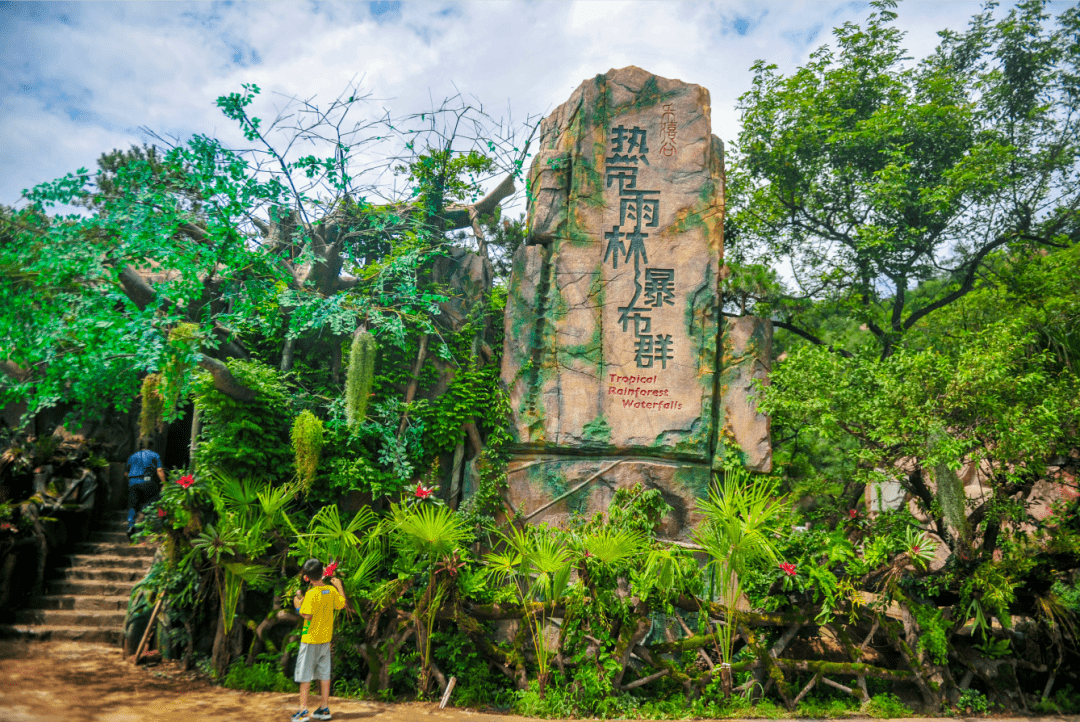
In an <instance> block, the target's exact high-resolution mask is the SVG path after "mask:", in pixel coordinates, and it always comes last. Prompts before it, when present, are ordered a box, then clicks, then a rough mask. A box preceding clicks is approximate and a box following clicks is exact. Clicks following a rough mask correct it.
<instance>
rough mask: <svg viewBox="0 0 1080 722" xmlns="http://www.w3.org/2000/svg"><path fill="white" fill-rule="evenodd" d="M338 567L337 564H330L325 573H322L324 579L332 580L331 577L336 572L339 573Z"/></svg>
mask: <svg viewBox="0 0 1080 722" xmlns="http://www.w3.org/2000/svg"><path fill="white" fill-rule="evenodd" d="M337 565H338V563H337V562H330V563H329V564H327V565H326V569H324V570H323V573H322V575H323V577H324V578H330V577H332V576H334V572H336V571H337Z"/></svg>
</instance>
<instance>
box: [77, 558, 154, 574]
mask: <svg viewBox="0 0 1080 722" xmlns="http://www.w3.org/2000/svg"><path fill="white" fill-rule="evenodd" d="M67 559H68V566H69V567H79V568H83V569H86V568H89V567H112V568H113V569H138V570H141V571H142V572H144V573H145V572H146V571H147V570H148V569H150V562H151V561H153V560H152V559H151V557H122V556H119V555H118V554H69V555H68V557H67Z"/></svg>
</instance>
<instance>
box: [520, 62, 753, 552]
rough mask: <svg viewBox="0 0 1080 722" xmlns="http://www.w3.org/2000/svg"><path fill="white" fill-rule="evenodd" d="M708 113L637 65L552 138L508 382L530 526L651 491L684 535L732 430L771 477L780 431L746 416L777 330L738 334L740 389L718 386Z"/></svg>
mask: <svg viewBox="0 0 1080 722" xmlns="http://www.w3.org/2000/svg"><path fill="white" fill-rule="evenodd" d="M709 111H710V109H709V93H708V91H707V90H705V89H704V88H702V87H700V86H697V85H690V84H687V83H683V82H681V81H678V80H668V79H664V78H660V77H657V76H655V75H652V74H650V73H648V72H646V71H644V70H641V69H640V68H635V67H628V68H623V69H621V70H612V71H609V72H608V73H607V74H606V75H600V76H597V77H596V78H594V79H592V80H588V81H586V82H584V83H583V84H582V85H581V86H580V87H579V88H578V89H577V90H576V91H575V92H574V94H573V95H572V96H571V98H570V100H568V101H567V102H566V103H564V104H563V105H562V106H560V107H559V108H557V109H556V110H555V111H554V112H553V113H552V114H551V115H550V116H548V117H547V118H545V119H544V121H543V122H542V123H541V126H540V148H541V149H540V151H539V153H538V154H537V157H536V159H535V161H534V163H533V166H532V169H531V172H530V174H529V192H530V195H529V239H528V243H527V245H525V246H523V247H521V248H520V249H519V251H518V253H517V255H516V256H515V258H514V265H513V274H512V280H511V287H510V293H509V298H508V301H507V309H506V349H505V354H504V357H503V367H502V375H503V380H504V381H505V382H506V384H507V385H508V387H509V388H510V393H511V406H512V408H513V410H514V414H515V431H516V442H517V446H516V456H515V459H514V461H513V462H512V463H511V465H510V469H509V486H510V497H511V502H512V503H513V504H514V505H516V507H517V508H518V510H519V511H521V512H522V513H523V514H524V515H526V516H527V517H530V519H531V520H532V521H538V520H540V519H549V520H556V519H557V518H558V517H560V516H562V515H565V514H566V513H568V512H570V511H581V512H589V511H591V510H595V509H602V508H605V507H606V505H607V503H608V502H609V500H610V497H611V494H612V493H613V491H614V489H615V488H617V487H620V486H627V485H632V484H634V483H636V482H641V483H644V484H646V485H647V486H651V487H656V488H659V489H661V490H662V491H663V493H664V495H665V498H666V499H667V501H668V503H669V504H671V505H672V506H673V507H674V509H675V511H674V513H673V514H672V517H671V518H670V519H669V520H668V523H667V526H668V529H667V531H668V533H670V534H673V535H677V534H680V533H682V532H683V531H684V530H685V529H686V528H687V526H688V525H690V524H692V523H693V518H692V517H693V514H694V511H693V509H694V502H695V500H696V499H697V498H698V497H701V496H703V495H704V494H705V493H706V489H707V487H708V484H709V480H710V477H711V474H712V468H713V465H714V463H720V458H721V456H722V454H718V453H717V447H718V439H719V434H720V433H721V432H722V431H724V432H725V433H726V434H727V436H728V437H730V438H729V440H730V441H734V442H735V443H737V444H742V443H744V442H745V443H746V444H747V446H746V448H747V449H750V450H751V451H750V452H749V453H746V454H745V462H746V463H747V464H748V465H749V466H751V467H752V468H757V469H759V470H767V469H768V468H769V467H770V463H771V462H770V460H769V452H768V448H769V445H768V426H767V419H764V417H761V415H759V414H757V413H756V411H755V410H753V409H752V408H746V403H747V395H748V394H747V392H748V391H749V393H752V390H751V389H750V387H749V386H748V382H749V379H751V378H758V377H760V373H759V369H758V367H757V364H759V362H763V363H764V364H766V365H767V364H768V352H769V348H768V345H769V344H768V341H769V340H770V339H771V334H770V333H769V331H770V330H771V329H769V327H768V324H767V323H761V322H759V323H758V324H757V326H756V330H755V331H753V332H751V333H749V334H747V333H742V332H736V333H733V334H732V343H733V344H735V346H732V348H730V349H725V354H726V355H728V356H729V357H731V358H732V359H736V358H738V359H739V360H740V362H739V363H735V364H733V368H732V372H731V374H729V376H730V378H728V377H725V379H726V380H727V381H728V383H729V387H730V388H729V389H726V390H723V389H721V388H720V378H719V377H718V375H717V373H716V370H717V349H718V343H719V337H720V334H719V329H720V326H719V318H720V314H719V290H718V289H719V269H720V263H721V256H722V253H723V218H724V167H723V162H724V159H723V144H722V143H721V142H720V140H719V139H718V138H717V137H716V136H714V135H712V132H711V126H710V115H709ZM739 328H741V326H737V327H736V329H739ZM751 341H753V343H751ZM736 346H737V347H736ZM720 398H722V399H723V403H724V405H725V410H724V413H723V417H722V418H721V417H719V414H720V407H719V404H718V403H717V399H720ZM729 407H730V408H729ZM729 419H730V420H731V422H732V423H731V424H728V423H727V422H728V420H729ZM729 426H730V427H731V428H727V427H729ZM762 430H763V432H762ZM721 447H722V445H721ZM579 486H580V487H581V488H580V489H578V490H577V491H575V492H574V493H569V494H568V493H567V492H570V491H571V490H574V489H576V488H577V487H579ZM552 502H554V503H552Z"/></svg>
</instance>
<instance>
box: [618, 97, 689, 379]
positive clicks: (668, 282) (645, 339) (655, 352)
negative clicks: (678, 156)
mask: <svg viewBox="0 0 1080 722" xmlns="http://www.w3.org/2000/svg"><path fill="white" fill-rule="evenodd" d="M672 118H674V115H672ZM673 136H674V134H672V137H673ZM665 142H667V141H665ZM609 143H610V144H611V148H610V149H609V153H610V155H608V156H607V157H606V158H605V159H604V167H605V175H606V178H607V180H606V187H607V188H611V187H613V186H617V187H618V201H619V222H618V223H617V224H615V225H613V226H612V227H611V230H610V231H605V232H604V261H603V262H604V263H605V264H606V263H608V262H610V263H611V267H612V269H613V270H618V268H619V263H620V262H621V263H623V264H624V265H629V264H631V259H633V260H632V263H633V266H634V293H633V297H632V298H631V299H630V301H629V303H627V304H626V305H625V306H619V307H618V310H619V320H618V324H619V326H620V327H621V330H622V332H623V333H626V334H629V333H632V334H633V343H634V362H635V364H636V365H637V368H641V369H650V368H654V365H655V366H659V367H660V368H661V369H666V368H667V365H668V361H670V360H671V359H672V358H673V355H672V354H673V351H674V349H673V343H672V340H671V334H670V333H663V330H662V329H653V323H652V321H653V319H652V315H651V312H652V310H653V309H656V308H661V307H663V306H664V305H668V306H672V305H674V303H675V269H673V268H652V267H649V266H648V265H646V264H648V263H649V247H648V239H649V236H650V233H649V229H653V228H657V226H658V225H659V218H660V191H659V190H647V189H644V188H639V187H638V183H637V182H638V169H639V168H640V167H641V166H642V165H646V166H647V165H649V146H648V131H647V130H646V129H643V128H640V127H638V126H634V127H632V128H626V127H625V126H623V125H618V126H613V127H612V128H611V129H610V132H609ZM661 152H663V150H661ZM653 234H654V235H655V232H653ZM631 325H632V326H633V328H632V329H631Z"/></svg>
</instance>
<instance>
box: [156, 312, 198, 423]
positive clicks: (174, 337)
mask: <svg viewBox="0 0 1080 722" xmlns="http://www.w3.org/2000/svg"><path fill="white" fill-rule="evenodd" d="M199 346H200V340H199V327H198V325H197V324H194V323H178V324H176V325H175V326H173V327H172V328H171V329H170V330H169V337H168V344H167V349H168V352H169V356H168V360H167V361H166V362H165V364H164V365H163V366H162V368H161V373H160V374H159V379H158V393H159V394H161V398H162V410H161V416H162V419H163V421H172V420H174V419H175V418H176V416H177V411H176V408H177V405H178V404H179V403H180V398H181V397H182V396H183V395H184V394H185V392H186V388H185V386H186V378H187V373H188V371H189V370H190V369H191V368H192V365H193V364H192V358H191V357H192V355H193V354H195V353H196V352H198V350H199Z"/></svg>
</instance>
